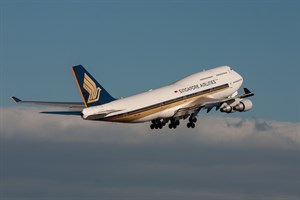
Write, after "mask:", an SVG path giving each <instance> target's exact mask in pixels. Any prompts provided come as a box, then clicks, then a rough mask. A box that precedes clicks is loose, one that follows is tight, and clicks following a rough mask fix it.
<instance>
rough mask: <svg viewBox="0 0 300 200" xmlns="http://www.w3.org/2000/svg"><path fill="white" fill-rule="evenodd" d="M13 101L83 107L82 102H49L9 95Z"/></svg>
mask: <svg viewBox="0 0 300 200" xmlns="http://www.w3.org/2000/svg"><path fill="white" fill-rule="evenodd" d="M11 98H12V99H13V101H14V102H15V103H23V104H38V105H47V106H56V107H67V108H78V109H83V108H85V106H84V104H83V103H82V102H49V101H22V100H21V99H18V98H17V97H11Z"/></svg>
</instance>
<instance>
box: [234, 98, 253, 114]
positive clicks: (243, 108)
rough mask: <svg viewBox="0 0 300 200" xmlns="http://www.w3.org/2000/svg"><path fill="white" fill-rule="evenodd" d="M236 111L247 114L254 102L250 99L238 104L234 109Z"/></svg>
mask: <svg viewBox="0 0 300 200" xmlns="http://www.w3.org/2000/svg"><path fill="white" fill-rule="evenodd" d="M233 109H234V110H237V111H239V112H245V111H248V110H251V109H252V101H250V100H249V99H246V100H243V101H241V102H240V103H238V104H236V105H235V106H234V107H233Z"/></svg>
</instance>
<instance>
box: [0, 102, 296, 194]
mask: <svg viewBox="0 0 300 200" xmlns="http://www.w3.org/2000/svg"><path fill="white" fill-rule="evenodd" d="M39 111H40V109H39V108H25V107H21V108H20V107H18V108H0V113H1V115H0V117H1V118H0V122H1V124H0V125H1V127H0V131H1V133H0V139H1V152H2V153H1V163H2V164H1V168H2V170H1V174H0V178H1V179H0V180H1V196H2V197H4V199H26V198H27V199H32V198H43V197H47V198H48V199H62V198H71V199H74V198H75V199H76V198H78V199H82V198H84V199H99V198H103V199H199V198H204V199H298V198H299V194H300V193H299V182H300V181H299V178H300V176H299V174H300V173H299V167H300V164H299V163H300V161H299V155H300V153H299V146H300V135H299V134H300V133H299V132H300V124H299V123H289V122H278V121H266V120H261V119H244V118H232V117H223V116H211V115H210V116H205V117H204V116H200V118H199V120H198V123H197V126H196V128H195V129H187V128H186V127H185V123H184V124H181V126H180V127H179V128H178V129H176V130H173V129H171V130H169V129H167V128H165V129H163V130H150V129H149V125H148V124H146V123H145V124H134V125H128V124H116V123H104V122H90V121H84V120H82V119H81V118H80V117H70V116H67V117H65V116H54V115H43V114H39Z"/></svg>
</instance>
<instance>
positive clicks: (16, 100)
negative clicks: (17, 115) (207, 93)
mask: <svg viewBox="0 0 300 200" xmlns="http://www.w3.org/2000/svg"><path fill="white" fill-rule="evenodd" d="M11 98H12V100H13V101H14V102H15V103H19V102H21V101H22V100H21V99H19V98H17V97H15V96H12V97H11Z"/></svg>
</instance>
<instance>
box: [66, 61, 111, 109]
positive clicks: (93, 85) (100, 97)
mask: <svg viewBox="0 0 300 200" xmlns="http://www.w3.org/2000/svg"><path fill="white" fill-rule="evenodd" d="M72 72H73V74H74V78H75V80H76V83H77V86H78V88H79V91H80V94H81V96H82V99H83V102H84V104H85V107H91V106H97V105H101V104H105V103H109V102H111V101H114V100H116V99H115V98H113V97H112V96H111V95H110V94H109V93H108V92H107V91H106V90H105V89H104V88H103V87H102V86H101V85H100V84H99V83H98V82H97V81H96V79H94V77H93V76H92V75H91V74H90V73H89V72H88V71H86V69H84V67H82V65H77V66H74V67H72Z"/></svg>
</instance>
